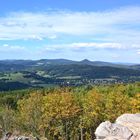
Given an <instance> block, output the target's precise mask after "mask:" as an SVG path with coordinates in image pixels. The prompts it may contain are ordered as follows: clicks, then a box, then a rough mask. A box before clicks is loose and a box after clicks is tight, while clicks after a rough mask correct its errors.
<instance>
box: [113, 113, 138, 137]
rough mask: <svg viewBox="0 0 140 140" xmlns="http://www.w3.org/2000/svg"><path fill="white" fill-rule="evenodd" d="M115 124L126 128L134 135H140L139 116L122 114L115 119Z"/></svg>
mask: <svg viewBox="0 0 140 140" xmlns="http://www.w3.org/2000/svg"><path fill="white" fill-rule="evenodd" d="M116 123H117V124H121V125H123V126H126V127H127V128H129V129H130V130H131V131H132V132H133V133H134V135H138V134H139V133H140V114H124V115H122V116H120V117H118V118H117V120H116Z"/></svg>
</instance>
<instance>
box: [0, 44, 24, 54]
mask: <svg viewBox="0 0 140 140" xmlns="http://www.w3.org/2000/svg"><path fill="white" fill-rule="evenodd" d="M23 51H26V48H25V47H22V46H13V45H9V44H3V45H2V46H0V53H1V52H4V53H6V52H11V53H12V52H23Z"/></svg>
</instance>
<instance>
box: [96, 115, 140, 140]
mask: <svg viewBox="0 0 140 140" xmlns="http://www.w3.org/2000/svg"><path fill="white" fill-rule="evenodd" d="M95 135H96V138H97V140H140V114H124V115H122V116H120V117H118V118H117V120H116V122H115V123H111V122H109V121H106V122H103V123H101V124H100V125H99V127H98V128H97V129H96V131H95Z"/></svg>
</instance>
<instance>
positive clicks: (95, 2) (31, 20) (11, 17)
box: [0, 0, 140, 63]
mask: <svg viewBox="0 0 140 140" xmlns="http://www.w3.org/2000/svg"><path fill="white" fill-rule="evenodd" d="M139 37H140V1H139V0H76V1H75V0H70V1H68V0H61V1H58V0H21V1H19V0H12V1H11V0H0V59H42V58H43V59H53V58H54V59H56V58H66V59H72V60H82V59H85V58H86V59H90V60H93V61H94V60H100V61H110V62H129V63H140V39H139Z"/></svg>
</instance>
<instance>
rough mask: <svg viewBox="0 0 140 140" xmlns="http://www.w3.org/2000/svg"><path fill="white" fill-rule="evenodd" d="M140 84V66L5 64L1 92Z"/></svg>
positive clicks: (46, 61) (48, 61) (68, 62)
mask: <svg viewBox="0 0 140 140" xmlns="http://www.w3.org/2000/svg"><path fill="white" fill-rule="evenodd" d="M135 81H140V65H139V64H137V65H136V64H135V65H133V64H132V65H131V64H119V63H118V64H116V63H110V62H103V61H89V60H87V59H84V60H82V61H72V60H66V59H41V60H1V61H0V91H2V90H15V89H23V88H29V87H46V86H50V85H51V86H53V85H61V86H66V85H68V86H71V85H74V86H77V85H85V84H102V83H103V84H108V83H120V82H121V83H122V82H124V83H128V82H135Z"/></svg>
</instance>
